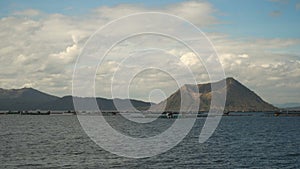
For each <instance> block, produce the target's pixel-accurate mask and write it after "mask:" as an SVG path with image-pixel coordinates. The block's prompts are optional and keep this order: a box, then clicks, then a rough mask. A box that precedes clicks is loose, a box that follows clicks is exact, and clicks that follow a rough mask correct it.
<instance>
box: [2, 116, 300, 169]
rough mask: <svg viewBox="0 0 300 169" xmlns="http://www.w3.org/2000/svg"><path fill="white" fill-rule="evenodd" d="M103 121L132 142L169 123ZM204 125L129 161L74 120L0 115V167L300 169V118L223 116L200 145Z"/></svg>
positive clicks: (120, 120)
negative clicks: (142, 124)
mask: <svg viewBox="0 0 300 169" xmlns="http://www.w3.org/2000/svg"><path fill="white" fill-rule="evenodd" d="M106 118H107V120H108V121H109V122H110V124H111V125H112V126H113V127H114V128H117V129H118V130H120V131H121V132H124V133H126V134H128V135H132V136H136V137H149V136H153V135H155V134H157V133H159V132H161V130H165V129H166V128H168V126H170V124H172V122H173V120H171V119H159V120H158V121H157V122H156V124H155V125H154V124H153V125H152V126H151V125H148V126H146V127H145V128H143V129H140V128H139V127H138V126H136V125H128V124H127V122H126V121H124V119H122V118H120V117H118V116H110V117H106ZM204 120H205V118H198V119H197V121H196V123H195V125H194V128H193V129H192V130H191V132H190V133H189V135H188V136H187V137H186V138H185V139H184V140H183V141H182V142H181V143H180V144H178V145H177V146H176V147H174V148H172V149H171V150H170V151H167V152H165V153H163V154H160V155H158V156H154V157H151V158H144V159H129V158H124V157H119V156H117V155H113V154H111V153H109V152H107V151H104V150H103V149H101V148H100V147H99V146H97V145H96V144H95V143H94V142H93V141H92V140H91V139H90V138H89V137H88V136H87V135H86V134H85V133H84V131H83V130H82V128H81V126H80V123H79V122H78V120H77V118H76V116H60V115H51V116H32V115H27V116H21V115H3V116H1V118H0V124H1V127H0V130H1V132H0V149H1V152H0V161H1V163H0V168H272V169H274V168H280V169H281V168H300V130H299V129H300V117H273V116H269V117H268V116H224V117H223V118H222V120H221V122H220V124H219V126H218V128H217V130H216V132H215V133H214V134H213V136H212V137H211V138H210V139H209V140H208V141H207V142H205V143H204V144H200V143H198V138H199V133H200V131H201V128H202V125H203V122H204ZM124 126H125V127H126V129H125V128H124ZM122 127H123V128H122Z"/></svg>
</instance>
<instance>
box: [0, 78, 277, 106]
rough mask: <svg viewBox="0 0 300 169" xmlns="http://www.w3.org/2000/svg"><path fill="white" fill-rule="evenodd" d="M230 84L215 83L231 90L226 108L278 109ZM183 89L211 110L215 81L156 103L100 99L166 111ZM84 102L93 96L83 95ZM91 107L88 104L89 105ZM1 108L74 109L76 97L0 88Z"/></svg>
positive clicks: (177, 102)
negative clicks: (212, 86)
mask: <svg viewBox="0 0 300 169" xmlns="http://www.w3.org/2000/svg"><path fill="white" fill-rule="evenodd" d="M224 80H225V81H226V84H227V85H226V87H225V88H224V86H222V85H218V83H221V81H220V82H215V83H214V84H215V85H216V86H220V87H218V88H217V91H214V92H217V93H218V92H219V93H220V92H227V99H226V104H225V106H226V107H225V110H226V111H275V110H278V108H276V107H274V106H273V105H271V104H269V103H267V102H266V101H264V100H263V99H262V98H260V97H259V96H258V95H257V94H255V93H254V92H253V91H251V90H249V89H248V88H247V87H245V86H244V85H242V84H241V83H239V82H238V81H237V80H235V79H233V78H227V79H224ZM223 82H224V81H223ZM195 87H198V91H199V92H195V91H196V90H195ZM180 91H181V92H184V93H185V95H186V96H188V97H191V98H193V99H195V97H198V98H200V109H199V110H200V111H208V110H209V107H210V101H211V93H212V91H211V84H210V83H207V84H198V85H184V86H182V87H181V88H180V89H179V90H177V91H176V92H175V93H173V94H172V95H171V96H169V97H168V98H167V99H166V100H164V101H162V102H160V103H159V104H157V105H155V104H154V103H149V102H144V101H140V100H133V99H130V100H128V99H106V98H100V97H98V98H97V103H98V105H99V107H100V109H101V110H116V107H115V105H114V102H117V103H118V104H119V105H122V107H123V110H129V111H130V110H132V109H130V108H129V107H126V106H124V105H125V103H126V102H128V101H130V102H131V103H132V105H133V106H134V107H135V108H136V109H139V110H147V109H149V107H150V106H151V105H153V107H152V108H153V109H151V110H154V111H155V110H156V109H159V108H160V107H161V106H163V105H166V108H165V111H178V110H179V109H180V103H181V98H180V96H181V95H180ZM77 99H81V100H82V101H83V102H85V101H88V99H92V98H80V97H77ZM87 107H88V105H87ZM0 110H12V111H14V110H74V106H73V98H72V96H64V97H57V96H53V95H50V94H47V93H43V92H40V91H38V90H36V89H33V88H22V89H10V90H7V89H0Z"/></svg>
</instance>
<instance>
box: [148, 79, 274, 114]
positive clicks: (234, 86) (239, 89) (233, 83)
mask: <svg viewBox="0 0 300 169" xmlns="http://www.w3.org/2000/svg"><path fill="white" fill-rule="evenodd" d="M225 81H226V86H224V85H223V84H224V80H221V81H218V82H214V83H213V85H214V87H215V91H212V90H211V83H206V84H198V85H189V84H188V85H184V86H182V87H181V88H180V89H178V90H177V91H176V92H175V93H173V94H172V95H171V96H170V97H168V98H167V99H166V100H164V101H162V102H161V103H159V104H158V105H155V106H154V108H153V111H156V110H161V109H162V107H163V106H165V111H179V110H180V104H181V92H182V93H183V95H184V96H185V97H188V99H190V100H191V101H193V100H195V102H196V99H200V105H199V111H208V110H209V108H210V103H211V97H212V92H215V94H216V95H218V94H224V92H226V94H227V95H226V102H225V111H276V110H278V108H276V107H275V106H273V105H271V104H269V103H267V102H266V101H264V100H263V99H262V98H261V97H259V96H258V95H257V94H256V93H255V92H253V91H251V90H250V89H248V88H247V87H246V86H244V85H243V84H241V83H240V82H238V81H237V80H235V79H234V78H232V77H229V78H226V79H225ZM197 88H198V91H197ZM189 108H190V107H185V106H184V107H183V108H181V110H183V111H186V110H188V109H189Z"/></svg>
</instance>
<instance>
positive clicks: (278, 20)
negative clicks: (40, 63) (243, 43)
mask: <svg viewBox="0 0 300 169" xmlns="http://www.w3.org/2000/svg"><path fill="white" fill-rule="evenodd" d="M178 2H184V1H180V0H164V1H142V0H130V1H116V0H93V1H84V0H79V1H69V0H61V1H57V2H55V1H50V0H43V1H39V0H27V1H23V0H2V1H0V16H8V15H10V14H12V13H13V12H15V11H21V10H26V9H36V10H40V11H42V12H45V13H49V14H51V13H61V14H65V15H71V16H78V15H83V14H86V13H89V12H90V11H91V10H92V9H94V8H97V7H99V6H115V5H118V4H135V5H141V6H145V7H148V8H153V10H155V8H157V7H163V6H167V5H172V4H174V3H178ZM209 2H210V3H212V4H213V6H214V7H215V8H216V10H217V13H216V14H215V16H216V17H217V18H219V19H220V20H222V21H223V23H221V24H219V25H218V26H215V27H214V28H206V29H204V30H205V31H208V32H209V31H215V30H217V31H218V32H224V33H226V34H229V35H230V36H232V37H236V38H243V37H261V38H300V9H299V7H298V9H297V8H296V5H297V3H300V2H299V1H297V0H235V1H229V0H211V1H209Z"/></svg>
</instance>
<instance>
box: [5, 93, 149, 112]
mask: <svg viewBox="0 0 300 169" xmlns="http://www.w3.org/2000/svg"><path fill="white" fill-rule="evenodd" d="M76 98H77V99H81V101H83V102H87V101H88V100H89V99H92V98H80V97H76ZM96 100H97V103H98V105H99V107H100V108H101V110H109V111H114V110H116V108H115V106H114V102H117V103H118V104H120V105H125V104H124V103H125V102H128V101H130V102H131V104H132V105H133V106H134V107H135V108H136V109H138V110H144V109H148V108H149V107H150V106H151V104H154V103H148V102H143V101H139V100H134V99H130V100H128V99H106V98H101V97H98V98H96ZM122 108H123V109H126V107H125V106H123V107H122ZM0 110H12V111H18V110H64V111H65V110H74V105H73V98H72V96H64V97H57V96H53V95H49V94H47V93H43V92H40V91H38V90H36V89H33V88H22V89H10V90H6V89H0ZM127 110H130V108H127Z"/></svg>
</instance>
